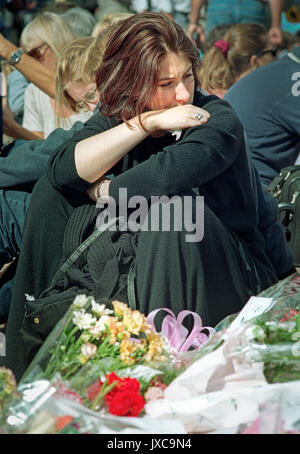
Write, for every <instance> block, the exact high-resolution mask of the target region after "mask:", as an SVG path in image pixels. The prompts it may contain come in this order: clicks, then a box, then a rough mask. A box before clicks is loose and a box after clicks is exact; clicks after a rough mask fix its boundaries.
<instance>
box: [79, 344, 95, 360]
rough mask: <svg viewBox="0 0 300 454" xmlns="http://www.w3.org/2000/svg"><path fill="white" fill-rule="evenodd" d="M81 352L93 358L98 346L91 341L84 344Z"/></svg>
mask: <svg viewBox="0 0 300 454" xmlns="http://www.w3.org/2000/svg"><path fill="white" fill-rule="evenodd" d="M81 353H82V355H83V356H85V357H86V358H93V356H95V355H96V353H97V347H96V345H94V344H92V343H91V342H88V343H87V344H83V345H82V347H81Z"/></svg>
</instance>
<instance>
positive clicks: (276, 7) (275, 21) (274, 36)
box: [269, 0, 284, 46]
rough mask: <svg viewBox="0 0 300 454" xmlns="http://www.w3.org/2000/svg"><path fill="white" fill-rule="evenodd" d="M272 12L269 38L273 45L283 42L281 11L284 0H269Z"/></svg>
mask: <svg viewBox="0 0 300 454" xmlns="http://www.w3.org/2000/svg"><path fill="white" fill-rule="evenodd" d="M269 6H270V13H271V26H270V29H269V39H270V41H271V44H272V45H273V46H277V45H278V44H280V43H281V42H282V33H281V28H280V27H281V13H282V11H283V6H284V0H269Z"/></svg>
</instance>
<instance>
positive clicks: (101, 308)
mask: <svg viewBox="0 0 300 454" xmlns="http://www.w3.org/2000/svg"><path fill="white" fill-rule="evenodd" d="M92 311H93V312H94V313H95V314H96V315H98V316H101V315H109V314H112V313H113V311H112V310H110V309H106V308H105V304H98V303H96V301H95V300H93V301H92Z"/></svg>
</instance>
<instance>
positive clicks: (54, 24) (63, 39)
mask: <svg viewBox="0 0 300 454" xmlns="http://www.w3.org/2000/svg"><path fill="white" fill-rule="evenodd" d="M74 38H75V37H74V34H73V32H72V31H71V29H70V27H69V26H68V25H67V24H66V23H65V22H64V21H63V20H62V19H61V17H60V16H58V15H56V14H53V13H49V12H48V13H43V14H39V15H38V16H36V17H35V18H34V19H33V20H32V21H31V22H30V23H29V24H28V25H27V26H26V27H25V28H24V30H23V32H22V34H21V44H22V47H23V49H25V50H26V51H27V52H28V54H29V55H31V56H32V57H34V58H35V59H37V60H38V61H39V62H40V63H42V64H43V65H45V66H47V67H48V68H49V69H50V70H52V71H55V69H56V60H57V56H58V53H59V51H60V50H61V49H62V48H63V47H64V46H65V45H66V44H67V43H69V42H72V41H74ZM89 116H90V114H87V113H84V112H80V113H77V114H75V115H72V112H70V111H68V110H66V109H64V110H62V109H61V110H57V108H56V105H55V101H54V100H52V99H51V98H50V97H49V96H48V95H46V94H45V93H44V92H43V91H42V90H40V89H39V88H38V87H37V86H36V85H34V84H30V85H29V86H28V87H27V88H26V91H25V99H24V116H23V125H22V127H19V126H16V125H15V126H16V128H15V130H14V123H13V122H11V123H10V125H9V126H10V131H8V132H10V134H9V135H11V136H12V137H15V138H16V139H30V138H31V139H37V138H42V139H43V138H46V137H47V136H48V135H49V134H50V133H51V132H52V131H53V130H54V129H56V127H57V126H58V123H57V120H56V118H57V117H62V118H63V119H64V121H63V124H64V128H65V129H68V128H70V127H71V126H72V124H73V123H74V122H75V121H77V120H80V121H86V120H87V119H88V118H89ZM6 133H7V132H6ZM29 134H31V137H30V135H29Z"/></svg>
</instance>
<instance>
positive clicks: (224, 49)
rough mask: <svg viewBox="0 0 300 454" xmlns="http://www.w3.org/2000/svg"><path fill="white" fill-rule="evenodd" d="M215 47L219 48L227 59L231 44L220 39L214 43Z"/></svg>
mask: <svg viewBox="0 0 300 454" xmlns="http://www.w3.org/2000/svg"><path fill="white" fill-rule="evenodd" d="M214 47H218V49H220V50H221V52H222V54H223V55H224V57H225V58H226V57H227V52H228V51H229V43H228V42H227V41H225V40H224V39H218V41H216V42H215V43H214Z"/></svg>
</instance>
